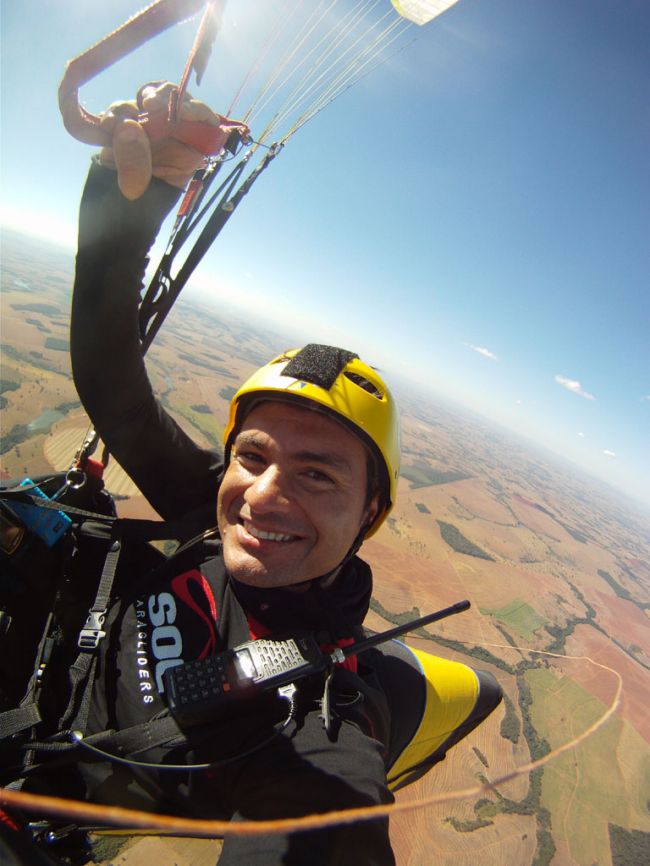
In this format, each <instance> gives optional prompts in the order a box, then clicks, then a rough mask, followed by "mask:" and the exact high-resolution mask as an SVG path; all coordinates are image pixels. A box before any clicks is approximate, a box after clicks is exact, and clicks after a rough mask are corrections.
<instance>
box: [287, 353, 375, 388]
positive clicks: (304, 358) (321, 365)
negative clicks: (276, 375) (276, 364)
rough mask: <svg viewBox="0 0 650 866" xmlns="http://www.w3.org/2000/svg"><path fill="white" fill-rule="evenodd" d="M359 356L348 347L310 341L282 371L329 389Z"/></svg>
mask: <svg viewBox="0 0 650 866" xmlns="http://www.w3.org/2000/svg"><path fill="white" fill-rule="evenodd" d="M358 357H359V356H358V355H357V354H355V353H354V352H348V351H347V350H346V349H338V348H336V347H335V346H321V345H319V344H318V343H309V344H308V345H307V346H305V347H304V349H301V350H300V351H299V352H298V353H297V354H296V355H294V356H293V358H292V359H291V360H290V361H289V363H288V364H287V366H286V367H285V368H284V370H283V371H282V375H283V376H291V377H292V378H293V379H299V380H300V381H302V382H310V383H311V384H312V385H318V386H319V387H321V388H324V389H325V390H326V391H329V390H330V388H331V387H332V385H333V384H334V383H335V382H336V380H337V378H338V377H339V376H340V375H341V373H342V372H343V369H344V367H345V366H346V364H349V362H350V361H352V360H353V359H354V358H358Z"/></svg>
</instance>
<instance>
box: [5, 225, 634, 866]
mask: <svg viewBox="0 0 650 866" xmlns="http://www.w3.org/2000/svg"><path fill="white" fill-rule="evenodd" d="M25 252H26V253H27V254H25ZM71 262H72V260H71V256H69V255H62V254H59V253H57V252H55V251H54V252H53V251H52V250H50V249H49V248H47V247H45V246H43V245H41V244H36V243H32V242H31V241H29V242H28V241H24V240H19V241H17V240H16V238H15V237H13V236H8V238H7V242H6V243H5V245H4V248H3V269H2V298H1V301H2V322H3V335H2V336H3V345H4V346H6V347H9V349H10V351H9V353H3V356H2V376H1V378H2V379H3V381H11V382H15V383H16V384H18V385H19V387H18V389H16V390H13V391H10V390H8V391H5V392H4V394H3V397H4V398H5V399H6V401H7V404H6V407H5V409H4V410H3V412H2V416H3V419H2V421H3V424H2V434H3V437H4V436H6V435H8V433H9V432H10V431H12V430H13V429H14V427H15V425H27V424H29V423H31V422H32V421H34V419H37V418H41V417H42V415H43V413H47V412H48V411H51V410H55V409H56V408H57V407H61V406H63V410H62V411H61V412H59V414H58V415H57V416H56V417H54V416H49V415H47V416H46V417H47V418H49V417H52V418H53V421H52V423H51V424H50V425H49V426H48V425H47V424H45V426H44V428H43V429H37V430H34V431H33V432H31V433H30V432H28V433H27V434H26V435H25V436H23V438H22V441H20V442H19V443H18V444H16V445H14V446H13V447H11V448H9V449H8V450H7V451H6V453H4V454H2V456H1V458H0V473H2V476H3V477H5V478H6V477H15V476H18V477H20V476H22V475H28V474H33V475H37V474H40V473H43V472H48V471H50V470H52V469H62V468H65V467H66V466H67V465H69V462H70V461H71V460H72V458H73V456H74V452H75V450H76V449H77V447H78V446H79V444H80V442H81V441H82V440H83V437H84V435H85V431H86V424H87V422H86V419H85V416H84V415H83V412H82V410H81V409H80V408H78V407H74V406H69V405H68V404H72V403H73V401H75V399H76V396H75V392H74V386H73V383H72V381H71V378H70V372H69V363H68V356H67V352H65V351H62V350H60V349H53V348H49V349H48V348H46V346H45V341H46V340H47V339H48V338H50V340H51V339H52V338H57V339H60V340H61V339H62V340H65V339H66V332H67V310H68V306H69V287H70V282H71ZM24 304H30V305H34V304H47V305H49V306H51V307H53V308H56V313H55V314H53V315H50V314H48V313H43V312H35V311H34V310H32V311H25V310H17V309H15V307H16V306H20V305H24ZM284 343H285V340H283V339H282V338H279V337H277V336H275V335H269V334H267V333H266V332H265V331H264V330H263V328H262V327H260V328H259V329H255V328H251V327H250V326H248V325H244V324H242V323H241V322H237V321H236V320H234V319H230V318H227V317H225V316H222V315H221V314H219V315H217V313H216V312H214V311H213V310H210V309H207V308H206V307H199V306H198V305H192V304H182V303H181V304H179V305H178V307H177V309H176V310H175V311H174V313H173V315H172V316H171V317H170V320H169V322H168V323H167V325H166V326H165V329H164V331H163V333H162V334H161V335H160V338H159V339H158V340H157V342H156V344H155V346H154V348H153V350H152V352H151V354H150V358H149V360H148V364H149V369H150V374H151V377H152V380H153V382H154V384H155V387H156V389H157V391H158V392H159V393H160V394H161V395H163V399H164V400H165V405H166V406H167V408H168V409H169V411H170V412H172V414H173V415H174V417H175V418H176V419H177V420H178V421H179V423H180V424H181V425H182V426H184V427H185V429H187V431H188V432H189V434H190V435H191V436H192V437H193V438H195V439H196V440H197V441H199V442H201V443H202V444H205V445H209V444H216V443H218V441H219V439H220V435H221V430H222V428H223V425H224V423H225V421H226V417H227V411H228V399H227V397H228V391H227V390H224V389H228V388H232V387H233V386H236V385H237V384H238V383H239V382H241V381H242V380H243V378H244V377H245V376H246V374H247V373H248V372H250V370H252V369H253V368H254V366H256V365H258V364H259V363H261V362H263V361H264V360H267V359H268V358H269V357H271V356H272V355H273V354H274V353H276V352H277V351H280V350H281V349H282V348H284V347H285V346H284ZM50 345H51V343H50ZM220 392H221V393H220ZM399 399H400V403H401V406H402V414H403V419H404V425H403V427H404V436H403V439H404V465H406V466H413V465H414V464H417V465H418V466H419V467H420V470H422V471H424V470H425V469H426V471H427V472H429V473H430V478H431V479H432V480H431V483H429V484H428V486H419V487H413V486H412V484H411V483H410V482H409V481H408V480H407V479H406V478H405V477H402V478H401V479H400V484H399V500H398V506H397V508H396V509H395V511H394V513H393V514H392V515H391V519H390V520H389V521H388V522H387V524H386V525H385V526H384V527H383V528H382V529H381V530H380V532H379V533H378V534H377V536H376V537H374V538H373V539H371V540H370V541H369V542H368V543H367V544H366V545H365V547H364V551H363V552H364V556H365V557H366V558H367V559H368V561H369V562H370V563H371V565H372V567H373V572H374V575H375V593H374V595H375V598H376V599H377V600H378V602H379V603H380V604H381V606H382V607H383V609H384V614H385V617H386V618H384V617H383V616H380V615H379V614H378V613H377V612H374V611H371V613H370V614H369V616H368V619H367V625H368V627H369V628H373V629H376V630H380V629H384V628H387V627H389V626H390V625H392V624H393V619H392V618H394V617H395V615H397V614H401V613H405V612H408V611H411V610H412V609H414V608H417V609H418V611H419V613H420V614H425V613H428V612H430V611H432V610H435V609H437V608H440V607H443V606H446V605H448V604H451V603H453V602H455V601H458V600H460V599H462V598H469V599H470V600H471V602H472V608H471V610H470V611H468V612H467V613H464V614H462V615H459V616H455V617H452V618H450V619H448V620H445V621H443V622H440V623H437V624H436V626H435V629H430V630H429V633H430V634H431V635H432V636H434V637H435V636H439V637H440V638H444V639H446V640H451V641H454V642H455V643H454V645H453V648H449V647H443V646H441V645H440V644H437V643H435V641H432V640H424V639H422V638H420V637H418V638H412V639H411V638H409V640H413V643H414V644H415V645H417V646H420V647H422V648H423V649H425V650H427V651H429V652H433V653H437V654H440V655H445V656H448V657H452V658H456V659H458V660H460V661H463V662H465V663H468V664H473V665H475V666H477V667H484V668H487V669H489V670H492V672H493V673H494V674H495V675H496V677H497V679H498V680H499V681H500V683H501V684H502V686H503V688H504V690H505V692H506V694H507V695H508V696H509V698H510V701H511V703H512V705H513V706H514V712H515V713H516V716H517V718H518V719H519V723H520V725H521V723H522V722H523V721H524V715H523V713H524V711H523V710H522V708H521V706H520V705H519V699H520V683H518V680H517V678H516V676H515V673H514V666H515V665H517V664H521V665H522V666H523V667H522V668H521V671H524V672H525V677H526V678H527V679H528V680H530V682H532V683H533V684H534V685H535V689H534V697H533V704H532V707H531V709H530V711H529V723H530V724H531V725H532V727H533V729H534V730H535V731H536V732H537V735H538V736H540V737H546V738H547V739H548V740H549V742H550V744H551V746H552V747H553V748H555V747H557V746H558V745H562V743H564V742H566V741H567V740H569V739H571V738H572V737H575V736H577V735H578V734H580V732H581V731H582V730H584V729H585V727H586V726H587V725H588V724H590V723H591V721H593V718H592V717H591V715H590V713H592V712H595V711H596V708H598V707H600V711H602V710H603V709H604V708H605V707H606V706H607V705H608V703H610V702H611V700H612V697H613V678H612V677H611V676H610V675H608V674H607V673H606V672H603V671H602V670H599V669H597V668H594V667H593V666H592V665H590V664H589V663H588V662H587V661H574V662H568V661H564V660H562V659H554V658H551V657H545V656H536V655H533V654H531V653H529V652H528V650H545V649H549V650H552V651H554V652H557V653H559V654H560V655H568V656H574V657H587V658H593V659H594V660H596V661H598V662H600V663H602V664H604V665H607V666H610V667H612V668H614V669H615V670H616V671H618V672H619V674H620V675H621V676H622V678H623V683H624V692H623V700H622V705H621V708H620V711H619V713H618V716H617V718H616V719H614V720H612V722H610V723H609V725H608V726H607V727H606V728H604V729H603V730H602V731H599V732H598V733H597V734H596V735H595V736H594V737H593V738H592V739H591V740H587V741H586V742H585V743H583V744H582V745H581V746H580V747H578V748H576V749H573V750H571V751H570V752H569V753H568V754H566V755H564V756H562V757H561V758H559V759H554V760H552V761H551V762H550V763H549V764H547V765H546V766H545V767H544V771H543V776H542V783H541V797H540V798H539V799H538V800H537V801H536V806H535V809H534V810H533V814H516V813H514V812H509V813H505V812H501V813H498V814H496V815H495V816H494V818H493V819H492V823H491V824H490V825H489V826H486V827H482V828H480V829H473V830H472V829H468V825H467V822H471V821H473V820H474V819H475V817H476V814H475V810H474V804H475V802H476V801H477V799H479V797H476V796H468V797H461V798H460V799H454V800H452V801H449V802H444V803H439V804H436V805H434V806H431V807H428V808H427V809H420V810H417V811H411V812H407V813H403V814H399V815H396V816H395V817H394V818H393V820H392V823H391V834H392V839H393V842H394V846H395V850H396V854H397V862H398V864H399V866H430V864H433V863H436V864H450V866H451V864H454V866H465V864H467V866H475V864H476V862H477V860H478V861H480V863H481V866H503V864H513V866H529V864H532V862H533V861H534V860H535V858H538V859H537V861H536V862H538V863H539V864H540V866H592V863H598V864H599V866H609V864H611V855H610V851H609V842H608V835H607V825H608V823H609V822H613V823H618V824H619V825H620V826H622V827H625V828H626V829H635V830H642V831H645V832H650V806H649V804H650V714H649V713H648V709H647V703H648V699H647V695H648V686H649V680H650V675H649V670H650V628H649V624H650V608H649V607H648V605H650V522H649V520H648V516H647V515H646V514H642V513H641V512H640V511H639V510H637V509H635V508H634V506H632V505H631V504H630V503H628V502H627V501H626V500H624V498H623V497H622V496H618V495H616V494H614V493H613V492H612V491H611V490H609V489H607V488H605V487H603V486H602V485H600V484H599V483H598V482H594V481H592V480H591V479H588V478H586V477H585V476H584V475H582V474H580V473H579V472H578V471H577V470H574V469H572V468H571V467H569V466H567V465H564V464H561V463H559V462H556V461H554V460H553V459H552V458H550V457H549V456H548V455H546V454H543V453H540V452H539V451H538V450H536V449H535V448H534V447H532V446H529V445H528V444H526V443H523V442H521V441H520V440H517V439H514V438H512V437H509V436H508V434H507V433H505V432H504V431H496V430H494V429H492V428H491V427H490V426H489V425H488V424H487V423H486V422H484V421H483V420H481V419H479V418H478V417H476V416H469V415H464V414H461V413H460V412H459V411H457V410H456V409H451V408H449V407H447V406H446V405H445V404H443V403H441V402H439V401H437V400H435V399H434V398H423V397H422V395H414V394H411V393H409V392H408V390H406V389H404V390H402V391H401V392H400V393H399ZM197 407H200V408H197ZM206 410H207V411H206ZM450 472H456V473H462V474H463V475H465V476H468V477H465V478H464V479H462V480H457V481H444V473H450ZM441 480H442V482H443V483H438V482H439V481H441ZM107 481H108V486H109V488H110V489H112V490H113V491H114V492H116V493H118V494H120V496H125V497H128V498H126V499H121V500H120V502H119V509H120V513H122V514H124V515H127V516H151V514H152V510H151V508H150V507H149V506H148V505H147V503H146V502H145V501H144V499H143V498H142V497H141V496H140V495H139V494H138V492H137V490H136V489H135V488H134V486H133V484H132V482H130V480H129V479H128V478H127V477H126V476H125V475H124V473H123V472H122V471H121V470H120V468H119V467H118V466H116V465H114V464H111V466H110V469H109V471H108V475H107ZM437 520H440V521H444V522H446V523H448V524H451V525H452V526H454V527H456V529H457V530H458V531H459V532H460V533H461V534H462V536H463V537H464V538H465V539H466V540H467V542H469V543H471V544H473V545H475V546H476V548H478V549H480V550H481V551H483V552H484V553H485V554H486V555H488V556H490V557H491V558H492V560H491V561H490V560H487V559H483V558H480V557H478V556H476V555H470V554H468V553H467V552H461V550H454V549H452V547H451V546H450V544H449V543H448V542H446V541H445V540H444V539H443V536H442V534H441V530H440V527H439V525H438V523H437V522H436V521H437ZM476 548H474V553H475V552H476ZM599 570H601V571H605V572H607V573H608V574H609V575H611V578H612V579H613V580H614V581H616V582H617V583H618V585H619V587H620V588H621V589H620V590H618V595H617V590H615V589H614V588H613V587H612V586H610V585H609V584H608V583H607V582H606V581H605V580H604V579H603V578H602V576H599V574H598V571H599ZM625 593H627V594H628V595H629V596H630V598H624V597H621V596H622V595H624V594H625ZM481 611H491V612H492V613H482V612H481ZM414 615H416V614H414ZM519 616H528V617H529V622H532V623H533V628H532V631H531V632H530V633H529V635H530V636H529V638H524V637H522V634H527V633H528V632H527V628H528V626H527V625H526V621H525V620H520V619H518V617H519ZM548 629H550V631H549V630H548ZM511 644H515V645H516V647H517V648H513V647H512V646H511ZM475 648H479V650H480V649H482V650H487V651H489V652H490V653H492V654H493V656H495V657H496V660H497V661H498V662H499V664H496V663H495V664H491V663H490V662H489V661H485V660H482V659H475V658H473V657H472V656H471V655H470V654H471V653H475V652H476V651H477V650H476V649H475ZM499 660H500V661H499ZM556 687H557V688H556ZM581 696H582V697H581ZM583 698H584V700H583ZM505 714H506V710H505V706H504V705H502V706H501V707H500V708H499V709H498V710H497V711H496V712H495V713H494V715H493V717H492V718H491V719H489V720H488V722H487V723H485V724H484V725H483V726H481V727H480V728H479V729H478V730H477V731H475V732H474V734H473V735H472V736H471V737H469V738H468V739H467V740H466V741H465V742H463V743H461V744H460V745H459V746H457V747H456V748H455V749H454V750H452V752H451V753H450V754H449V755H448V757H447V759H446V760H445V761H444V762H443V763H442V764H441V765H440V766H439V767H437V768H436V769H435V770H434V771H433V772H432V773H430V774H429V775H428V776H427V777H425V778H424V779H423V780H421V781H420V782H418V783H416V784H415V785H413V786H411V787H410V788H408V789H406V790H405V791H403V792H400V793H399V795H398V802H400V803H402V802H416V801H418V800H420V799H422V798H426V797H428V796H432V795H436V794H440V793H453V792H457V791H459V790H464V789H468V788H474V787H476V786H477V785H478V784H479V776H481V775H483V776H485V777H487V778H488V779H489V780H491V781H492V780H494V779H497V778H499V777H500V776H502V775H503V774H505V773H507V772H510V771H512V770H514V769H516V768H517V767H521V766H523V765H524V764H526V763H527V762H528V761H529V759H530V749H531V748H532V747H530V748H529V745H530V744H529V743H528V742H527V740H526V738H525V737H524V735H523V731H522V730H520V735H519V739H518V741H517V743H516V744H514V743H513V742H512V741H511V740H508V739H504V737H503V736H502V735H501V725H502V722H503V720H504V718H505ZM475 749H477V750H479V751H480V753H481V754H482V756H483V758H484V760H485V761H486V762H487V766H486V765H485V764H484V763H483V762H482V761H481V760H479V758H478V756H477V753H476V751H475ZM608 761H609V765H608V763H607V762H608ZM601 762H602V763H601ZM608 773H609V774H610V776H611V782H608V781H607V779H608ZM497 788H498V791H499V793H500V794H501V796H503V797H504V798H507V799H508V800H509V801H513V802H514V803H519V804H521V803H522V802H523V801H524V800H525V799H526V797H527V794H528V793H529V789H530V784H529V779H528V775H527V774H522V775H519V776H517V777H516V778H515V779H514V780H513V781H511V782H509V783H508V784H507V785H503V786H497ZM614 792H615V797H614V796H613V794H614ZM610 794H612V796H610ZM496 796H497V795H496V794H495V793H493V792H490V793H488V794H487V795H485V794H484V795H481V797H487V798H488V799H491V800H492V801H495V800H496ZM608 797H609V799H608ZM610 799H611V802H610ZM614 799H615V801H616V802H614ZM542 809H548V810H549V814H550V822H551V825H550V826H551V830H550V834H551V837H552V839H553V843H554V845H555V852H554V853H552V852H551V853H549V852H548V851H547V852H546V853H545V854H544V856H543V857H541V855H540V851H539V849H538V842H537V834H538V831H539V829H540V826H541V824H540V823H539V819H540V813H541V812H540V810H542ZM449 818H453V819H455V820H456V822H458V821H460V822H466V823H465V830H464V831H463V830H462V829H457V828H458V827H459V826H461V825H458V824H456V827H457V828H455V827H454V825H453V824H452V823H451V822H450V821H449V820H447V819H449ZM470 826H471V825H470ZM206 852H208V853H206ZM214 856H215V849H214V844H213V845H212V848H211V847H210V844H209V843H206V842H203V841H200V842H199V841H193V840H157V839H155V838H147V839H136V840H134V841H133V842H132V844H131V846H130V847H129V849H128V850H127V851H125V852H124V853H123V854H121V855H120V857H119V860H116V861H115V862H119V863H120V864H122V863H124V864H125V866H137V864H139V863H145V862H146V863H150V862H154V861H156V862H159V863H161V864H165V863H168V862H169V863H172V862H173V863H177V864H178V866H181V864H185V863H193V864H201V863H203V862H206V863H207V862H214ZM204 857H205V858H207V859H205V860H204V859H202V858H204ZM540 857H541V859H540ZM209 858H212V860H210V859H209ZM544 858H546V859H544Z"/></svg>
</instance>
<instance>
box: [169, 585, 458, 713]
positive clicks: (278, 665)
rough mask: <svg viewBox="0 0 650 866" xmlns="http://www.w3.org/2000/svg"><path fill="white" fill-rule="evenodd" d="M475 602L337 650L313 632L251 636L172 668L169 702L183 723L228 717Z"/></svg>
mask: <svg viewBox="0 0 650 866" xmlns="http://www.w3.org/2000/svg"><path fill="white" fill-rule="evenodd" d="M469 607H470V603H469V601H459V602H457V603H456V604H453V605H451V607H446V608H444V609H443V610H439V611H436V612H435V613H431V614H428V615H427V616H423V617H420V618H419V619H414V620H411V621H410V622H407V623H404V625H399V626H396V627H395V628H391V629H388V630H387V631H383V632H381V633H379V634H375V635H372V636H371V637H368V638H365V639H364V640H361V641H358V642H357V643H354V644H351V645H350V646H347V647H345V648H341V647H337V648H336V649H335V650H334V651H333V652H323V650H322V649H321V648H320V646H319V645H318V643H317V642H316V640H315V639H314V638H313V637H312V636H311V635H306V636H304V637H295V638H288V639H287V640H270V639H262V640H254V641H248V642H247V643H244V644H241V645H240V646H237V647H234V648H233V649H229V650H226V651H225V652H222V653H218V654H217V655H214V656H210V657H209V658H205V659H198V660H196V661H191V662H186V663H184V664H183V663H181V664H179V665H177V666H176V667H172V668H168V669H167V670H166V671H165V673H164V675H163V680H164V683H165V694H166V696H167V704H168V706H169V709H170V712H171V713H172V715H173V716H174V717H175V718H176V720H177V721H178V722H179V723H181V724H184V725H198V724H203V723H205V722H209V721H211V720H212V719H214V718H216V717H218V716H221V717H222V716H223V715H224V713H225V712H227V711H228V710H229V709H232V708H233V705H236V704H238V703H239V702H240V701H243V700H248V699H250V698H252V697H255V696H257V695H259V694H260V693H261V692H265V691H268V690H270V689H276V688H278V687H281V686H286V685H287V684H289V683H293V682H295V681H296V680H299V679H303V678H304V677H308V676H311V675H312V674H318V673H322V672H323V671H325V670H327V669H329V668H331V667H332V666H333V665H335V664H340V663H341V662H342V661H344V660H345V659H346V658H348V657H349V656H352V655H357V654H358V653H360V652H363V651H364V650H367V649H370V647H374V646H377V644H380V643H384V641H387V640H391V639H392V638H394V637H399V636H400V635H403V634H406V633H407V632H409V631H412V630H413V629H415V628H419V627H420V626H424V625H428V624H429V623H432V622H436V621H437V620H440V619H444V618H445V617H448V616H452V615H453V614H456V613H461V612H462V611H464V610H467V609H468V608H469Z"/></svg>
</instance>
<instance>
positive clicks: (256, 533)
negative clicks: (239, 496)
mask: <svg viewBox="0 0 650 866" xmlns="http://www.w3.org/2000/svg"><path fill="white" fill-rule="evenodd" d="M240 526H242V527H243V528H244V530H245V531H246V532H247V533H248V534H249V535H252V536H253V538H257V539H259V540H260V541H283V542H286V541H297V540H298V539H299V537H300V536H298V535H292V534H289V533H286V532H270V531H269V530H266V529H261V528H260V527H258V526H255V525H254V524H253V523H251V521H250V520H246V519H245V518H242V520H241V521H240Z"/></svg>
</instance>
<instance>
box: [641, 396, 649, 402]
mask: <svg viewBox="0 0 650 866" xmlns="http://www.w3.org/2000/svg"><path fill="white" fill-rule="evenodd" d="M641 399H642V400H647V401H648V403H650V394H646V395H645V396H644V397H641Z"/></svg>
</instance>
